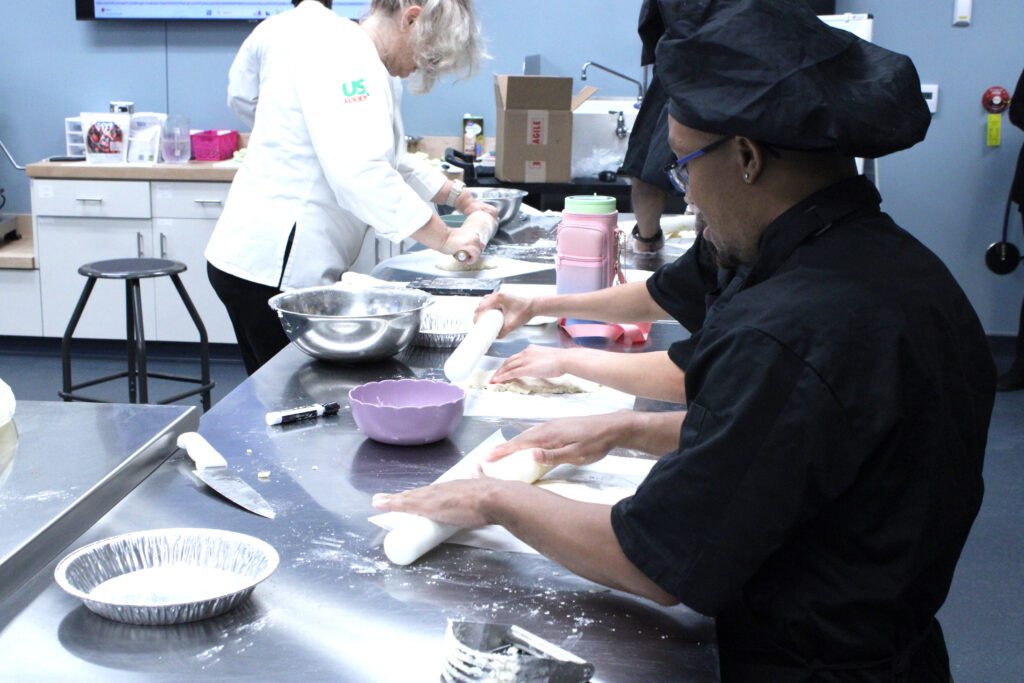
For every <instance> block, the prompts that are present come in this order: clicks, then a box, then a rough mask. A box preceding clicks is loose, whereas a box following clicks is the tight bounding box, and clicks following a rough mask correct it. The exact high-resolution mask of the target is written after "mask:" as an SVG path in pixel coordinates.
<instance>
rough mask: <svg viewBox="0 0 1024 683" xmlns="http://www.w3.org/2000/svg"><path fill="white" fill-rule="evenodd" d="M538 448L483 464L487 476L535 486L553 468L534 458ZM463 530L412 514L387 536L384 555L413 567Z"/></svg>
mask: <svg viewBox="0 0 1024 683" xmlns="http://www.w3.org/2000/svg"><path fill="white" fill-rule="evenodd" d="M533 451H534V449H532V448H528V449H526V450H522V451H516V452H515V453H511V454H509V455H507V456H505V457H504V458H502V459H501V460H499V461H497V462H492V463H484V464H481V466H480V467H481V469H483V471H484V474H486V475H487V476H489V477H494V478H495V479H504V480H505V481H521V482H523V483H524V484H532V483H533V482H535V481H537V480H538V479H540V478H541V477H543V476H544V475H545V474H547V472H548V470H550V469H551V467H549V466H548V465H541V464H539V463H537V462H536V461H535V460H534V459H533ZM459 530H460V529H459V527H457V526H451V525H448V524H438V523H437V522H434V521H431V520H429V519H427V518H426V517H420V516H418V515H409V517H408V518H407V519H405V520H403V521H402V523H401V524H399V525H398V526H396V527H395V528H394V529H392V530H391V531H389V532H388V534H387V536H385V537H384V554H385V555H387V558H388V559H389V560H391V561H392V562H393V563H395V564H397V565H402V566H405V565H407V564H412V563H413V562H415V561H416V560H418V559H420V558H421V557H423V556H424V555H426V554H427V553H428V552H430V551H431V550H433V549H434V548H436V547H437V546H439V545H441V544H442V543H444V542H445V541H447V540H448V539H449V538H451V537H452V536H454V535H455V533H456V532H457V531H459Z"/></svg>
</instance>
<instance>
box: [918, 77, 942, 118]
mask: <svg viewBox="0 0 1024 683" xmlns="http://www.w3.org/2000/svg"><path fill="white" fill-rule="evenodd" d="M921 95H922V96H923V97H924V101H925V102H927V103H928V111H930V112H931V113H933V114H934V113H935V112H936V111H938V109H939V86H938V85H936V84H934V83H922V84H921Z"/></svg>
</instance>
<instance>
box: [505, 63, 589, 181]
mask: <svg viewBox="0 0 1024 683" xmlns="http://www.w3.org/2000/svg"><path fill="white" fill-rule="evenodd" d="M595 92H597V89H596V88H593V87H591V86H586V87H584V88H583V89H582V90H580V92H579V94H577V95H576V96H575V97H573V95H572V79H571V78H568V77H560V76H509V75H496V76H495V77H494V103H495V109H496V111H497V115H498V125H497V129H498V130H497V146H496V148H495V153H496V156H497V159H496V162H495V167H494V172H495V175H496V176H497V177H498V179H499V180H505V181H508V182H519V183H524V182H525V183H565V182H569V181H570V180H571V179H572V173H571V170H572V112H573V110H574V109H576V107H578V106H579V105H580V104H582V103H583V102H585V101H586V100H587V98H589V97H590V96H591V95H593V94H594V93H595Z"/></svg>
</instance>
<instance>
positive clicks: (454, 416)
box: [348, 379, 466, 446]
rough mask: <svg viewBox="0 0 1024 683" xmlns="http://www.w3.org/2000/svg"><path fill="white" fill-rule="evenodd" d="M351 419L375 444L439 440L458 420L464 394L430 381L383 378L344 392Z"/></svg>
mask: <svg viewBox="0 0 1024 683" xmlns="http://www.w3.org/2000/svg"><path fill="white" fill-rule="evenodd" d="M348 401H349V404H350V405H351V407H352V417H353V419H355V421H356V426H357V427H359V431H361V432H362V433H363V434H365V435H366V436H368V437H370V438H371V439H374V440H376V441H382V442H384V443H391V444H397V445H401V446H412V445H418V444H425V443H432V442H434V441H440V440H441V439H443V438H445V437H446V436H448V435H449V434H451V433H452V430H454V429H455V425H457V424H458V423H459V420H461V419H462V411H463V409H464V408H465V403H466V392H464V391H463V390H462V389H460V388H459V387H457V386H455V385H454V384H448V383H447V382H439V381H437V380H432V379H386V380H383V381H381V382H369V383H367V384H362V385H360V386H358V387H356V388H354V389H352V390H351V391H349V392H348Z"/></svg>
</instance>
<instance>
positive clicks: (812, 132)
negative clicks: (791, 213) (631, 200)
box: [655, 0, 931, 158]
mask: <svg viewBox="0 0 1024 683" xmlns="http://www.w3.org/2000/svg"><path fill="white" fill-rule="evenodd" d="M661 4H662V5H663V8H662V18H663V20H664V22H665V35H664V37H663V38H662V39H661V41H660V42H659V43H658V47H657V52H656V58H655V69H656V70H657V74H658V78H659V79H660V80H661V82H662V83H663V84H664V86H665V88H666V90H667V91H668V93H669V96H670V97H671V102H670V104H669V112H670V113H671V115H672V117H673V118H675V119H676V120H677V121H679V122H680V123H682V124H683V125H686V126H689V127H690V128H696V129H698V130H704V131H708V132H712V133H720V134H723V135H742V136H744V137H749V138H752V139H754V140H759V141H761V142H766V143H769V144H772V145H776V146H778V147H782V148H789V149H799V150H808V151H833V152H838V153H839V154H843V155H846V156H855V157H867V158H875V157H880V156H884V155H886V154H890V153H892V152H896V151H898V150H901V149H906V148H907V147H911V146H912V145H914V144H916V143H918V142H920V141H921V140H923V139H924V136H925V132H926V131H927V130H928V124H929V123H931V115H930V114H929V112H928V105H927V104H926V103H925V101H924V97H923V96H922V95H921V82H920V80H919V79H918V76H917V70H916V69H915V68H914V64H913V62H911V61H910V58H909V57H906V56H904V55H901V54H897V53H895V52H891V51H889V50H886V49H884V48H881V47H878V46H877V45H873V44H871V43H869V42H867V41H865V40H861V39H860V38H858V37H857V36H855V35H853V34H852V33H850V32H849V31H844V30H841V29H836V28H832V27H830V26H828V25H827V24H825V23H824V22H823V21H821V20H820V19H819V18H818V17H817V16H816V15H815V14H814V13H813V12H812V11H811V10H810V8H809V7H808V6H807V5H806V3H805V2H804V0H674V1H665V0H663V1H662V2H661Z"/></svg>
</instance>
